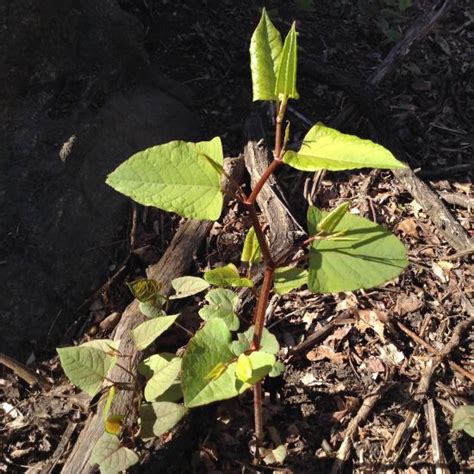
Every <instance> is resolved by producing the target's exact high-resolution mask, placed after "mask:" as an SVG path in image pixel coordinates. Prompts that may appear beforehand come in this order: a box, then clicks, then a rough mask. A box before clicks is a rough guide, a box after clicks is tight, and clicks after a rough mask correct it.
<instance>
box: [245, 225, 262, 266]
mask: <svg viewBox="0 0 474 474" xmlns="http://www.w3.org/2000/svg"><path fill="white" fill-rule="evenodd" d="M261 258H262V253H261V251H260V244H259V243H258V239H257V235H256V234H255V229H254V228H253V227H251V228H250V229H249V231H248V232H247V235H246V236H245V242H244V248H243V250H242V256H241V257H240V260H241V261H242V262H246V263H249V264H250V265H252V264H253V263H258V262H260V260H261Z"/></svg>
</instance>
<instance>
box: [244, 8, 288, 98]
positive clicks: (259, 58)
mask: <svg viewBox="0 0 474 474" xmlns="http://www.w3.org/2000/svg"><path fill="white" fill-rule="evenodd" d="M281 51H282V41H281V36H280V33H279V32H278V30H277V29H276V28H275V26H274V25H273V23H272V22H271V20H270V17H269V16H268V14H267V11H266V10H265V8H263V9H262V16H261V18H260V22H259V23H258V25H257V28H256V29H255V31H254V33H253V35H252V39H251V40H250V69H251V71H252V88H253V100H254V101H256V100H276V99H277V95H276V94H275V85H276V77H277V72H278V65H279V62H280V55H281Z"/></svg>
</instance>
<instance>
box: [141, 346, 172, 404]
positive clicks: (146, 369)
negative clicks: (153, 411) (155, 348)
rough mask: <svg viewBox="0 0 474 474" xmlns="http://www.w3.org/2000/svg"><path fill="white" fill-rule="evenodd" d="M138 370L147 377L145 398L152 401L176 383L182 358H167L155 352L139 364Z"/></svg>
mask: <svg viewBox="0 0 474 474" xmlns="http://www.w3.org/2000/svg"><path fill="white" fill-rule="evenodd" d="M138 370H139V372H140V373H141V374H142V375H143V376H144V377H145V378H146V379H147V383H146V385H145V391H144V395H145V400H146V401H147V402H151V401H153V400H156V399H157V398H158V397H159V396H160V395H162V394H163V393H165V392H166V390H168V389H169V388H170V387H171V386H172V385H173V384H174V383H175V381H176V379H177V378H178V375H179V372H180V370H181V359H180V358H179V357H174V358H172V359H171V360H167V359H165V358H164V357H162V356H160V355H159V354H155V355H152V356H151V357H149V358H148V359H145V360H144V361H143V362H142V363H141V364H140V365H139V366H138Z"/></svg>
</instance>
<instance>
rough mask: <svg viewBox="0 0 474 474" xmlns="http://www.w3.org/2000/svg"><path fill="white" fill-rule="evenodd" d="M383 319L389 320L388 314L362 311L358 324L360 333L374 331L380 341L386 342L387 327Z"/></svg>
mask: <svg viewBox="0 0 474 474" xmlns="http://www.w3.org/2000/svg"><path fill="white" fill-rule="evenodd" d="M379 313H380V314H379ZM382 319H385V320H387V314H386V313H383V312H382V311H374V310H367V309H361V310H360V311H359V320H358V321H357V323H356V327H357V329H359V330H360V331H366V330H367V329H372V330H373V331H375V332H376V334H377V335H378V336H379V337H380V340H381V341H382V342H385V334H384V328H385V325H384V323H383V322H382V321H381V320H382Z"/></svg>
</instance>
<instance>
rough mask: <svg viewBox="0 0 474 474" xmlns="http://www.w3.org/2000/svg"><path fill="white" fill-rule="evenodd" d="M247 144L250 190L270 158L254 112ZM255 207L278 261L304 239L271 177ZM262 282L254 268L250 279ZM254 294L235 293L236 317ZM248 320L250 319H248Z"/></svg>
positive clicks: (259, 269) (247, 291) (247, 129)
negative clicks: (268, 229) (264, 223)
mask: <svg viewBox="0 0 474 474" xmlns="http://www.w3.org/2000/svg"><path fill="white" fill-rule="evenodd" d="M245 133H246V138H247V144H246V145H245V149H244V161H245V167H246V169H247V172H248V174H249V176H250V181H251V184H252V186H253V185H255V183H256V182H257V181H258V180H259V179H260V176H261V175H262V173H263V171H264V170H265V169H266V168H267V167H268V166H269V165H270V162H271V160H272V159H273V156H272V154H271V152H270V150H269V148H268V147H267V145H266V133H265V130H264V127H263V124H262V119H261V117H260V115H259V114H258V112H257V111H255V112H254V113H253V114H252V115H251V116H250V117H249V119H248V120H247V122H246V124H245ZM257 204H258V206H259V208H260V210H261V213H262V215H263V218H264V220H265V222H267V223H268V225H269V228H270V251H271V254H272V257H273V258H274V259H276V260H278V259H279V258H281V257H282V256H283V255H285V253H286V252H287V251H288V250H289V249H290V248H292V247H293V246H294V245H295V244H296V242H297V241H298V240H299V239H300V238H301V237H302V236H303V235H305V232H304V230H303V229H302V228H301V226H300V225H299V224H298V222H297V221H296V219H295V218H294V217H293V215H292V214H291V212H290V210H289V209H288V206H287V203H286V202H285V199H284V197H283V193H282V192H281V191H280V187H279V185H278V181H277V179H276V178H275V176H273V175H272V176H270V178H269V179H268V181H267V183H266V184H265V186H263V188H262V190H261V191H260V193H259V194H258V196H257ZM262 278H263V265H260V266H259V267H257V269H256V270H255V271H254V274H253V275H252V279H253V280H254V282H255V283H256V284H258V283H259V282H260V281H261V280H262ZM253 297H254V293H253V292H252V291H251V290H250V289H249V288H244V289H242V290H240V291H239V304H238V306H237V308H236V311H237V312H238V313H241V314H242V313H243V312H244V308H245V307H246V306H247V305H248V304H249V303H250V302H251V301H252V300H253ZM248 320H251V317H248Z"/></svg>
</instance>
